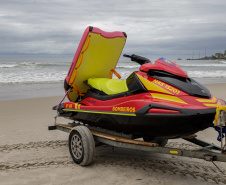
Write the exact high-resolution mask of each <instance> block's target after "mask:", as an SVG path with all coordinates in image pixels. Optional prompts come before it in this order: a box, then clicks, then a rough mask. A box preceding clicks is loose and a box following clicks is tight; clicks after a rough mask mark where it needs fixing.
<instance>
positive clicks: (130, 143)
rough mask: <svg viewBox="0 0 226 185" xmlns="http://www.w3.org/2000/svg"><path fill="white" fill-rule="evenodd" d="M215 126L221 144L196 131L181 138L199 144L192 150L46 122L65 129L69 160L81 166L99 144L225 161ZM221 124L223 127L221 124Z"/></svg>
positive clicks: (225, 150)
mask: <svg viewBox="0 0 226 185" xmlns="http://www.w3.org/2000/svg"><path fill="white" fill-rule="evenodd" d="M219 116H220V115H219ZM219 123H222V121H221V122H218V124H219ZM224 123H225V122H224ZM219 128H221V129H220V131H221V133H219V137H220V135H221V147H218V146H216V145H214V144H211V143H208V142H205V141H203V140H200V139H197V138H196V135H192V136H189V137H185V138H183V139H184V140H186V141H188V142H191V143H194V144H196V145H198V146H200V147H201V148H200V149H194V150H187V149H179V148H171V147H160V146H159V144H157V143H152V142H145V141H141V140H137V139H134V138H133V137H132V135H127V134H123V133H118V132H115V131H110V130H106V129H102V128H97V127H92V126H89V125H85V124H82V123H80V122H73V123H68V124H59V123H55V124H54V125H53V126H49V127H48V130H56V129H57V130H61V131H64V132H67V133H69V139H68V145H69V152H70V154H71V157H72V159H73V161H74V162H75V163H77V164H79V165H81V166H87V165H89V164H90V163H92V161H93V158H94V150H95V147H96V146H99V145H100V144H106V145H110V146H113V147H121V148H129V149H135V150H142V151H148V152H154V153H161V154H169V155H174V156H184V157H191V158H198V159H204V160H206V161H212V162H213V161H221V162H226V144H225V143H226V137H224V133H223V132H222V126H221V127H219ZM223 128H225V126H224V127H223ZM223 138H224V140H223Z"/></svg>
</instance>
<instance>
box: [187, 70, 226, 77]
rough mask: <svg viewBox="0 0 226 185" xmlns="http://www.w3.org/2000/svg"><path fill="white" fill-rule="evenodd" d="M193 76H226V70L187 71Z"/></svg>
mask: <svg viewBox="0 0 226 185" xmlns="http://www.w3.org/2000/svg"><path fill="white" fill-rule="evenodd" d="M187 73H188V76H189V77H192V78H226V71H224V70H218V71H187Z"/></svg>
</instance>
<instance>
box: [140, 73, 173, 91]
mask: <svg viewBox="0 0 226 185" xmlns="http://www.w3.org/2000/svg"><path fill="white" fill-rule="evenodd" d="M136 75H137V76H138V78H139V79H140V81H141V82H142V83H143V84H144V86H145V87H146V88H147V90H150V91H156V92H161V93H165V94H172V93H171V92H169V91H167V90H165V89H163V88H162V87H159V86H158V85H156V84H154V83H152V82H150V81H148V80H147V79H145V78H143V77H142V76H140V75H138V74H136Z"/></svg>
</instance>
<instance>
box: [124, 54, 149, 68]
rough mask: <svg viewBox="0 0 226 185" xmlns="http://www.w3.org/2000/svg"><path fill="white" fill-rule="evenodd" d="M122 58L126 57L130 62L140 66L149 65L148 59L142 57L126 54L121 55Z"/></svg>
mask: <svg viewBox="0 0 226 185" xmlns="http://www.w3.org/2000/svg"><path fill="white" fill-rule="evenodd" d="M123 56H124V57H128V58H130V59H131V61H134V62H136V63H138V64H140V65H143V64H146V63H151V61H150V60H149V59H148V58H145V57H142V56H139V55H135V54H133V55H127V54H124V55H123Z"/></svg>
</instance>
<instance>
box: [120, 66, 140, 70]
mask: <svg viewBox="0 0 226 185" xmlns="http://www.w3.org/2000/svg"><path fill="white" fill-rule="evenodd" d="M139 67H140V65H123V66H116V69H134V68H139Z"/></svg>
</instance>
